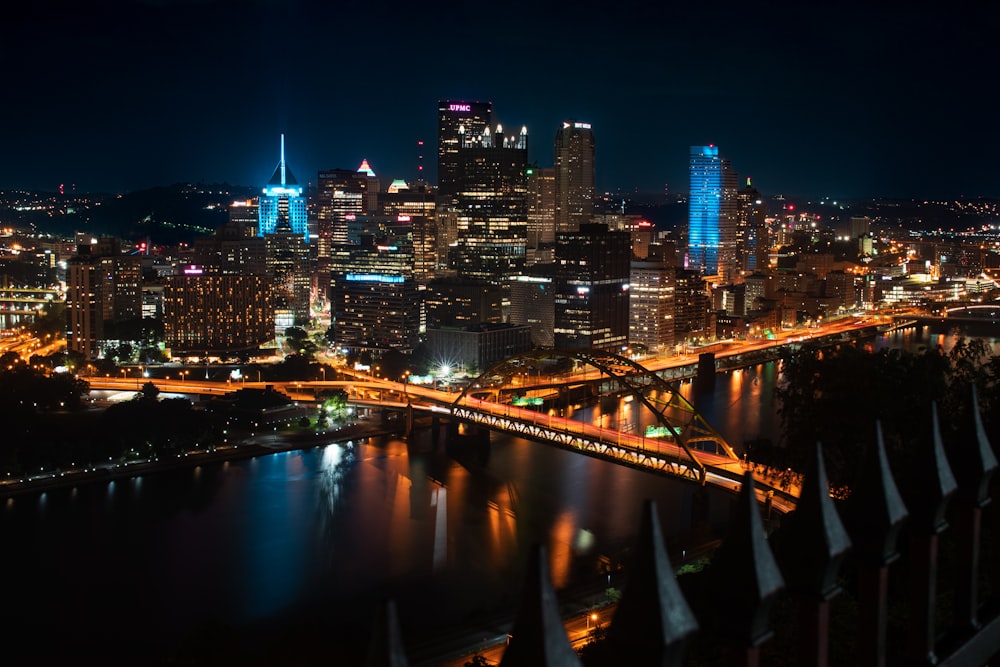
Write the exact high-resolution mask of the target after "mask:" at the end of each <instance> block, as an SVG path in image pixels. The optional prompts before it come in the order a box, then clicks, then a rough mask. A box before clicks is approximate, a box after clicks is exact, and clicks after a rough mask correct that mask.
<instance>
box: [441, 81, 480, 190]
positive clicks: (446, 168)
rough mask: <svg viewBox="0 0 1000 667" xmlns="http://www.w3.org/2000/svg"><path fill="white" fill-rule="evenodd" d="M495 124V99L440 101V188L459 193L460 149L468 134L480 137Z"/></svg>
mask: <svg viewBox="0 0 1000 667" xmlns="http://www.w3.org/2000/svg"><path fill="white" fill-rule="evenodd" d="M492 126H493V103H492V102H462V101H455V100H440V101H439V102H438V191H439V192H440V193H441V194H443V195H453V194H455V193H456V192H458V151H459V149H460V148H462V147H463V145H464V144H465V143H466V141H465V139H466V137H480V136H482V134H483V132H484V131H485V130H488V129H489V128H490V127H492Z"/></svg>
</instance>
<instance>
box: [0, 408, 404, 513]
mask: <svg viewBox="0 0 1000 667" xmlns="http://www.w3.org/2000/svg"><path fill="white" fill-rule="evenodd" d="M396 433H397V430H396V429H387V428H384V427H381V426H378V425H375V424H367V423H357V424H350V425H348V426H345V427H343V428H340V429H337V430H335V431H320V432H316V431H306V430H304V429H300V430H295V431H291V432H289V431H284V432H273V433H269V434H264V435H255V436H252V437H249V438H246V439H244V440H243V441H242V442H240V443H238V444H232V445H223V446H221V447H214V448H211V449H197V450H192V451H188V452H183V453H180V454H177V455H176V456H173V457H169V458H159V457H158V458H155V459H151V460H150V459H142V460H134V461H124V462H108V463H104V464H100V465H95V466H93V467H91V468H70V469H67V470H57V471H54V472H53V471H44V472H41V473H39V474H37V475H31V476H29V477H25V478H22V479H14V478H11V479H5V480H0V499H6V498H13V497H15V496H20V495H28V494H33V493H42V492H45V491H50V490H53V489H61V488H72V487H74V486H80V485H83V484H94V483H97V482H110V481H113V480H119V479H129V478H133V477H139V476H140V475H148V474H152V473H158V472H166V471H169V470H178V469H184V468H193V467H196V466H200V465H207V464H210V463H222V462H225V461H234V460H241V459H251V458H254V457H257V456H264V455H267V454H273V453H275V452H287V451H293V450H297V449H310V448H312V447H317V446H320V445H328V444H333V443H338V442H347V441H350V440H360V439H365V438H373V437H379V436H384V435H395V434H396Z"/></svg>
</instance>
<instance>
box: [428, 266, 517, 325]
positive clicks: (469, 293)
mask: <svg viewBox="0 0 1000 667" xmlns="http://www.w3.org/2000/svg"><path fill="white" fill-rule="evenodd" d="M423 295H424V308H425V310H426V313H427V327H428V328H431V329H441V328H460V329H464V328H466V327H470V326H477V325H479V324H500V323H501V322H503V297H504V294H503V288H502V287H501V286H500V285H493V284H490V283H486V282H483V281H479V280H465V279H461V278H435V279H434V280H431V281H430V282H428V283H427V289H426V291H425V292H424V293H423Z"/></svg>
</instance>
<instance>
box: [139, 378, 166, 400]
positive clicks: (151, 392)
mask: <svg viewBox="0 0 1000 667" xmlns="http://www.w3.org/2000/svg"><path fill="white" fill-rule="evenodd" d="M159 395H160V389H159V387H157V386H156V385H155V384H153V383H152V382H146V383H145V384H143V385H142V389H140V390H139V393H138V394H137V395H136V396H137V397H138V398H141V399H142V400H144V401H155V400H156V398H157V397H158V396H159Z"/></svg>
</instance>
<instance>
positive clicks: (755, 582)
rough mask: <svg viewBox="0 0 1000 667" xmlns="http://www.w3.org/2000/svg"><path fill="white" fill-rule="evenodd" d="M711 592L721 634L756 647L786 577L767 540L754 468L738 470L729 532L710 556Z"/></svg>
mask: <svg viewBox="0 0 1000 667" xmlns="http://www.w3.org/2000/svg"><path fill="white" fill-rule="evenodd" d="M712 579H713V584H714V588H713V592H714V595H715V598H716V602H717V604H718V608H719V611H720V615H721V620H722V623H723V627H724V628H725V632H726V635H727V636H728V637H729V638H731V639H732V640H733V641H734V642H736V643H738V644H739V645H741V646H744V647H755V646H759V645H760V644H762V643H763V642H765V641H766V640H767V639H768V638H769V637H770V636H771V634H772V632H771V629H770V628H769V625H768V624H769V621H768V616H769V614H770V610H771V603H772V602H773V601H774V598H775V596H777V594H778V593H779V592H780V591H781V590H782V589H784V587H785V581H784V579H783V578H782V576H781V572H780V571H779V570H778V566H777V564H776V563H775V561H774V555H773V554H772V553H771V547H770V546H769V545H768V543H767V536H766V535H765V533H764V524H763V522H762V521H761V518H760V511H759V510H758V509H757V492H756V488H755V485H754V479H753V474H752V473H751V472H749V471H748V472H746V473H745V474H744V475H743V485H742V489H741V490H740V494H739V498H738V500H737V503H736V508H735V511H734V513H733V517H732V520H731V521H730V526H729V534H728V535H727V536H726V539H725V540H724V541H723V543H722V545H721V546H720V547H719V550H718V551H717V552H716V554H715V557H714V558H713V559H712Z"/></svg>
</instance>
